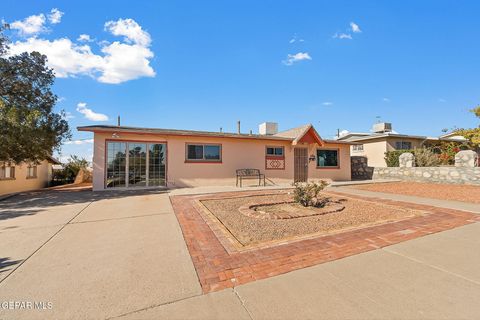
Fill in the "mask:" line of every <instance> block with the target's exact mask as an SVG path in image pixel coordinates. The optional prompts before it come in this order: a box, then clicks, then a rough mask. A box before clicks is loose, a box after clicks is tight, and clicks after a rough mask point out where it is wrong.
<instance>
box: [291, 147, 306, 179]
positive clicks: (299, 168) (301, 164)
mask: <svg viewBox="0 0 480 320" xmlns="http://www.w3.org/2000/svg"><path fill="white" fill-rule="evenodd" d="M294 167H295V168H294V174H293V176H294V177H293V181H295V182H307V180H308V149H307V148H295V150H294Z"/></svg>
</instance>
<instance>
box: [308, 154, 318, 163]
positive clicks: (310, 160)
mask: <svg viewBox="0 0 480 320" xmlns="http://www.w3.org/2000/svg"><path fill="white" fill-rule="evenodd" d="M315 159H316V158H315V155H314V154H311V155H310V157H308V161H309V162H312V161H315Z"/></svg>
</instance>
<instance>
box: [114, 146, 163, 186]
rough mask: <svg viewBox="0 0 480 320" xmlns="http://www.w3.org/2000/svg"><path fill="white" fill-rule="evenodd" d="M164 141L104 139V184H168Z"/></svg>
mask: <svg viewBox="0 0 480 320" xmlns="http://www.w3.org/2000/svg"><path fill="white" fill-rule="evenodd" d="M166 164H167V144H166V143H147V142H117V141H115V142H113V141H112V142H107V159H106V165H105V166H106V175H105V187H106V188H125V187H128V188H132V187H146V186H148V187H152V186H166V185H167V179H166V178H167V172H166V170H167V166H166Z"/></svg>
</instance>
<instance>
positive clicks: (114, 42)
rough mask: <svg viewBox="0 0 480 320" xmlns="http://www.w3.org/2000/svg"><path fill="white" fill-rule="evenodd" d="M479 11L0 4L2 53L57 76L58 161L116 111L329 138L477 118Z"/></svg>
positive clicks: (427, 130)
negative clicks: (5, 47) (382, 126)
mask: <svg viewBox="0 0 480 320" xmlns="http://www.w3.org/2000/svg"><path fill="white" fill-rule="evenodd" d="M52 9H57V10H58V11H55V10H53V11H52ZM478 12H480V2H478V1H395V2H394V1H344V2H341V1H295V2H292V1H144V2H142V1H136V2H135V5H132V2H131V1H110V2H109V1H75V2H74V1H13V0H3V1H2V2H1V3H0V18H1V19H3V20H4V21H6V22H8V23H10V24H12V25H13V26H14V28H12V30H11V31H10V32H9V35H10V36H11V38H12V41H13V46H12V47H13V48H12V50H13V51H15V50H17V51H22V50H28V49H32V50H33V49H36V50H39V51H43V52H44V53H46V54H47V56H49V58H50V62H51V63H52V66H53V67H54V68H55V70H56V71H57V74H58V75H59V76H60V77H59V78H58V79H57V80H56V83H55V87H54V90H55V93H56V94H57V95H58V96H59V97H60V102H59V103H58V109H59V110H60V109H64V110H65V111H67V112H69V115H70V116H71V118H70V119H69V122H70V124H71V126H72V128H73V130H72V131H73V134H74V138H73V139H74V140H76V141H77V142H76V143H71V144H68V145H65V146H64V147H63V149H62V156H63V157H67V156H68V155H69V154H79V155H81V156H85V157H90V156H91V153H92V144H91V143H90V140H89V139H91V138H92V135H91V134H89V133H79V132H76V130H75V128H76V127H77V126H82V125H91V124H115V123H116V117H117V115H120V116H121V118H122V124H123V125H130V126H145V127H160V128H178V129H197V130H212V131H216V130H218V129H219V128H220V127H223V129H224V130H225V131H235V125H236V121H237V120H241V121H242V128H243V130H244V131H245V132H247V131H248V130H250V129H253V130H254V131H256V130H257V126H258V124H259V123H260V122H263V121H276V122H278V123H279V126H280V129H281V130H284V129H288V128H291V127H294V126H298V125H301V124H304V123H313V124H314V125H315V127H316V128H317V130H318V131H319V133H320V134H321V135H322V136H323V137H327V138H328V137H332V136H333V135H334V134H335V132H336V130H337V129H341V130H349V131H368V130H369V129H370V127H371V125H372V124H373V123H374V122H375V121H376V120H377V117H381V119H382V120H384V121H389V122H392V123H393V127H394V129H395V130H396V131H398V132H401V133H409V134H419V135H439V134H441V130H442V129H443V128H452V127H454V126H457V127H474V126H477V125H478V123H477V120H476V119H475V118H474V117H473V115H472V114H470V113H469V112H468V109H469V108H472V107H474V106H475V105H477V104H479V103H480V85H479V83H480V82H479V81H478V79H479V75H480V58H479V52H480V33H479V30H480V20H479V19H478ZM62 13H63V14H62ZM42 15H43V18H42ZM32 16H34V17H33V18H31V19H30V20H25V19H26V18H28V17H32ZM15 22H16V23H15ZM352 22H353V23H354V25H352V24H351V23H352ZM352 26H354V27H352ZM82 34H83V35H88V38H87V37H86V36H83V37H82V39H79V36H80V35H82ZM292 40H294V41H292ZM79 111H81V112H79ZM102 115H103V117H102ZM106 118H108V120H107V121H98V120H105V119H106ZM92 119H93V120H92ZM85 139H86V140H85Z"/></svg>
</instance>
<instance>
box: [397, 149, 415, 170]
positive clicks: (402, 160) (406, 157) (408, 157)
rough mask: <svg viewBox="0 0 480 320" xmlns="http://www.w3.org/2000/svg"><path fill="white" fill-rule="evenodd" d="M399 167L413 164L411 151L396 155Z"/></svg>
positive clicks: (412, 165) (407, 166) (413, 158)
mask: <svg viewBox="0 0 480 320" xmlns="http://www.w3.org/2000/svg"><path fill="white" fill-rule="evenodd" d="M398 162H399V165H400V168H411V167H414V166H415V156H414V155H413V153H410V152H405V153H402V154H401V155H400V157H398Z"/></svg>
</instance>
